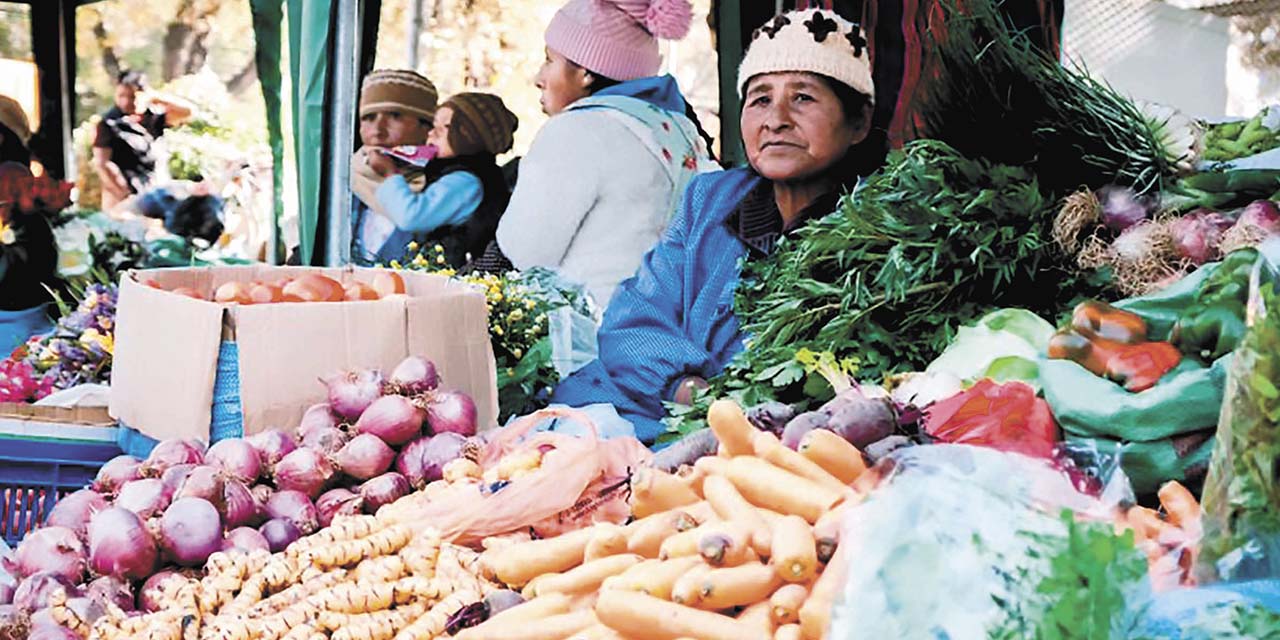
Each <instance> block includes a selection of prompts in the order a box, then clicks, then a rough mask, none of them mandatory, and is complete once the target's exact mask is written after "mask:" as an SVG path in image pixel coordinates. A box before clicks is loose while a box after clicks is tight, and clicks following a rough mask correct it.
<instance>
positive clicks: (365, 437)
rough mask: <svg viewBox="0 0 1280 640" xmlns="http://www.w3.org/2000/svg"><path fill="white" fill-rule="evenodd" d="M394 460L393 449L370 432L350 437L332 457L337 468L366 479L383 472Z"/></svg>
mask: <svg viewBox="0 0 1280 640" xmlns="http://www.w3.org/2000/svg"><path fill="white" fill-rule="evenodd" d="M395 460H396V452H395V450H394V449H392V448H391V447H388V446H387V443H385V442H383V441H382V438H379V437H378V436H375V435H373V434H371V433H362V434H360V435H358V436H356V437H354V438H352V439H351V441H350V442H348V443H347V444H346V446H344V447H342V449H341V450H340V451H338V453H337V454H335V455H334V458H333V461H334V462H335V463H337V465H338V469H340V470H341V471H342V472H343V473H345V474H347V475H349V476H351V477H353V478H356V479H359V480H368V479H369V478H372V477H374V476H376V475H378V474H380V473H383V472H384V471H386V470H387V469H388V468H390V467H391V463H392V462H395Z"/></svg>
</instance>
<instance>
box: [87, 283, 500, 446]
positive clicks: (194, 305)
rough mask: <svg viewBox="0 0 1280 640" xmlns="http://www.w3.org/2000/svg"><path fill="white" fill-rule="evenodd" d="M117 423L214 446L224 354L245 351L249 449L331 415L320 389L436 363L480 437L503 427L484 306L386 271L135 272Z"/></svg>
mask: <svg viewBox="0 0 1280 640" xmlns="http://www.w3.org/2000/svg"><path fill="white" fill-rule="evenodd" d="M116 324H117V326H116V333H115V353H114V366H113V370H112V377H111V402H110V411H111V415H112V417H114V418H116V419H117V420H119V421H121V422H122V423H124V424H126V425H128V426H130V427H132V428H134V429H137V430H138V431H140V432H142V433H143V434H144V435H147V436H149V437H152V438H156V439H158V440H163V439H168V438H198V439H203V440H207V439H209V431H210V422H211V412H210V407H211V405H212V403H213V400H214V398H213V389H214V381H215V378H216V377H217V376H218V371H217V368H218V364H219V362H218V357H219V350H220V348H221V347H222V345H223V344H224V343H225V342H232V343H235V346H236V351H237V352H238V365H237V367H238V374H239V384H238V386H239V395H240V397H239V400H240V407H241V409H242V411H243V418H244V420H243V425H244V435H252V434H254V433H257V432H259V431H263V430H266V429H282V430H292V429H295V428H296V427H297V425H298V423H299V421H300V420H301V418H302V414H303V412H304V411H305V410H306V409H307V407H309V406H311V405H313V404H316V403H320V402H324V401H325V399H326V398H325V387H324V385H323V384H321V383H320V381H319V378H320V377H321V376H325V375H328V374H332V373H334V372H339V371H344V370H352V369H356V368H380V369H382V370H383V371H388V372H389V371H390V370H391V368H393V367H395V365H396V363H398V362H399V361H400V360H402V359H403V358H405V357H406V356H408V355H420V356H424V357H426V358H429V359H430V360H432V361H433V362H435V364H436V367H437V369H438V370H439V371H440V375H441V379H442V383H441V384H442V386H443V387H447V388H452V389H458V390H461V391H463V392H466V393H467V394H469V395H470V396H471V397H472V398H473V399H474V400H475V403H476V407H477V410H478V416H477V418H478V420H479V424H480V426H481V428H482V429H483V428H486V427H488V426H492V425H493V424H494V423H495V421H496V417H497V413H498V402H497V388H496V370H495V365H494V360H493V350H492V347H491V346H490V342H489V333H488V318H487V311H486V308H485V298H484V293H483V292H482V291H479V290H478V289H475V288H474V287H472V286H470V285H467V284H465V283H463V282H460V281H457V280H451V279H449V278H446V277H443V276H437V275H429V274H425V273H417V272H409V271H392V270H388V269H360V268H352V267H347V268H332V269H326V268H307V267H273V266H268V265H254V266H245V267H199V268H187V269H156V270H146V271H130V272H127V273H126V274H125V275H123V276H122V277H121V282H120V299H119V303H118V308H117V317H116Z"/></svg>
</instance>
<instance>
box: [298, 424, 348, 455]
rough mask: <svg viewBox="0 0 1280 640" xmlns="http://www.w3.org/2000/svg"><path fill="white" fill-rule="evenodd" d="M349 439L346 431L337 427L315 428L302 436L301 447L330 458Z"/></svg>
mask: <svg viewBox="0 0 1280 640" xmlns="http://www.w3.org/2000/svg"><path fill="white" fill-rule="evenodd" d="M350 439H351V436H350V435H347V432H346V431H343V430H342V429H339V428H337V427H316V428H315V429H312V430H310V431H308V432H307V434H306V435H304V436H302V446H303V447H304V448H307V449H315V450H316V451H319V452H320V453H323V454H325V455H330V456H331V455H333V454H335V453H337V452H338V451H340V450H341V449H342V447H344V446H346V444H347V441H348V440H350Z"/></svg>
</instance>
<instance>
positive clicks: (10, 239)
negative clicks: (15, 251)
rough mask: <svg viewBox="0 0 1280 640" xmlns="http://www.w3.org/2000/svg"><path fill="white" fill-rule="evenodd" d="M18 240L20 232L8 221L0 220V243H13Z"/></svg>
mask: <svg viewBox="0 0 1280 640" xmlns="http://www.w3.org/2000/svg"><path fill="white" fill-rule="evenodd" d="M17 241H18V234H17V232H15V231H14V230H13V227H11V226H9V224H8V223H6V222H0V244H13V243H15V242H17Z"/></svg>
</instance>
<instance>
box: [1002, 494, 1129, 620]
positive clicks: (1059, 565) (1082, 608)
mask: <svg viewBox="0 0 1280 640" xmlns="http://www.w3.org/2000/svg"><path fill="white" fill-rule="evenodd" d="M1062 522H1063V524H1064V525H1065V526H1066V535H1065V536H1056V535H1038V534H1027V535H1028V536H1029V537H1030V538H1031V540H1032V541H1033V544H1032V546H1031V548H1029V549H1028V555H1029V556H1031V557H1033V558H1039V559H1041V560H1043V561H1045V562H1047V568H1048V572H1047V573H1045V574H1043V575H1038V576H1011V577H1014V578H1017V579H1021V578H1025V577H1030V578H1032V579H1035V580H1037V583H1036V586H1035V590H1034V592H1033V593H1034V595H1030V596H1029V597H1027V598H1014V599H1010V600H1008V601H1003V602H1001V603H1000V605H1001V608H1002V609H1003V610H1004V612H1005V614H1006V619H1005V621H1004V623H1003V624H1002V625H1001V627H1000V628H998V629H993V630H992V631H991V633H989V634H988V636H987V637H989V638H994V639H1007V640H1013V639H1015V638H1017V639H1023V638H1030V639H1033V640H1070V639H1079V640H1092V639H1094V638H1113V637H1117V635H1118V634H1116V633H1114V632H1115V631H1118V630H1120V629H1122V628H1124V627H1126V626H1127V620H1126V618H1125V612H1126V610H1127V609H1128V606H1127V601H1128V595H1129V594H1130V593H1133V592H1135V587H1136V586H1138V585H1139V584H1140V583H1141V581H1142V580H1143V579H1144V578H1145V577H1146V575H1147V559H1146V557H1145V556H1144V555H1143V554H1142V553H1141V552H1139V551H1138V550H1137V548H1136V547H1135V546H1134V541H1133V532H1132V531H1126V532H1124V533H1123V534H1117V533H1116V532H1115V530H1114V528H1113V526H1112V525H1111V524H1110V523H1106V522H1087V521H1077V520H1076V516H1075V514H1073V513H1071V512H1070V511H1064V512H1063V514H1062Z"/></svg>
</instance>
